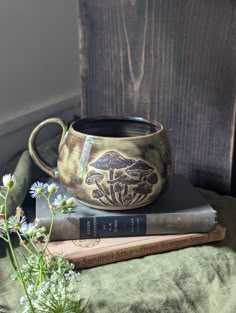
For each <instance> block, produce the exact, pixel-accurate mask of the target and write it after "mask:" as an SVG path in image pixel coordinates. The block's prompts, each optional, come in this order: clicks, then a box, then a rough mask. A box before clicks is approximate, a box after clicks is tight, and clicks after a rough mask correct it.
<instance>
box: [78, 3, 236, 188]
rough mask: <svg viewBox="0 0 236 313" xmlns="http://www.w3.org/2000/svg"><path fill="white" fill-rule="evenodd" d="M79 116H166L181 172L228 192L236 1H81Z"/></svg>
mask: <svg viewBox="0 0 236 313" xmlns="http://www.w3.org/2000/svg"><path fill="white" fill-rule="evenodd" d="M79 4H80V13H79V33H80V70H81V94H82V98H81V115H86V116H91V115H133V116H143V117H146V118H149V119H154V120H158V121H161V122H162V123H163V124H164V125H165V127H166V131H167V134H168V137H169V140H170V143H171V146H172V150H173V155H174V160H175V171H176V172H177V173H182V174H184V175H185V176H186V177H188V178H189V179H190V180H191V181H192V183H193V184H195V185H197V186H200V187H205V188H208V189H214V190H217V191H220V192H230V187H231V183H232V182H231V179H232V166H233V165H232V157H233V144H234V135H235V108H236V105H235V81H236V76H235V68H236V66H235V56H236V55H235V54H236V49H235V48H236V45H235V43H236V25H235V24H236V18H235V17H236V16H235V5H236V2H235V1H231V0H225V1H222V0H208V1H204V0H188V1H187V0H179V1H175V0H96V1H93V0H80V1H79Z"/></svg>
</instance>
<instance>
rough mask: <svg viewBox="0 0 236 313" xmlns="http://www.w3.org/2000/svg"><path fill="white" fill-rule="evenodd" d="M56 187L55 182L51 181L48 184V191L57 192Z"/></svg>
mask: <svg viewBox="0 0 236 313" xmlns="http://www.w3.org/2000/svg"><path fill="white" fill-rule="evenodd" d="M57 189H58V187H57V185H56V184H53V183H52V184H50V185H48V192H49V193H55V192H57Z"/></svg>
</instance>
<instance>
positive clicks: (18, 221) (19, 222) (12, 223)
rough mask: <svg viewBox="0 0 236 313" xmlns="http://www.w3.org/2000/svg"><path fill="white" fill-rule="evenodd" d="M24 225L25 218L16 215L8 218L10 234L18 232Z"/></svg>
mask: <svg viewBox="0 0 236 313" xmlns="http://www.w3.org/2000/svg"><path fill="white" fill-rule="evenodd" d="M24 224H26V217H25V216H19V215H14V216H10V217H9V218H8V228H9V230H10V232H17V231H18V230H19V229H20V228H21V227H22V226H23V225H24Z"/></svg>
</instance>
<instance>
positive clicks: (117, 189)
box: [114, 183, 125, 192]
mask: <svg viewBox="0 0 236 313" xmlns="http://www.w3.org/2000/svg"><path fill="white" fill-rule="evenodd" d="M124 188H125V186H124V185H123V184H121V183H115V185H114V191H115V192H121V191H122V190H124Z"/></svg>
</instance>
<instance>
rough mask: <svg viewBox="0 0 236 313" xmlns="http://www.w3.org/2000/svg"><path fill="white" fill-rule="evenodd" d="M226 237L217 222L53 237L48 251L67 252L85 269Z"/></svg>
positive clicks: (222, 228) (70, 258)
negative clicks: (205, 226) (170, 230)
mask: <svg viewBox="0 0 236 313" xmlns="http://www.w3.org/2000/svg"><path fill="white" fill-rule="evenodd" d="M224 237H225V228H224V227H222V226H221V225H217V226H216V228H215V230H213V231H211V232H209V233H192V234H182V235H181V234H179V235H155V236H138V237H117V238H101V239H99V238H96V239H80V240H66V241H52V242H49V244H48V248H47V251H46V253H47V254H48V255H49V254H64V256H65V257H66V258H67V259H68V260H69V261H70V262H72V263H74V264H75V268H77V269H83V268H89V267H94V266H98V265H103V264H108V263H114V262H118V261H123V260H128V259H132V258H137V257H141V256H145V255H150V254H156V253H160V252H164V251H170V250H177V249H181V248H186V247H190V246H196V245H201V244H205V243H209V242H213V241H219V240H223V239H224Z"/></svg>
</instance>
